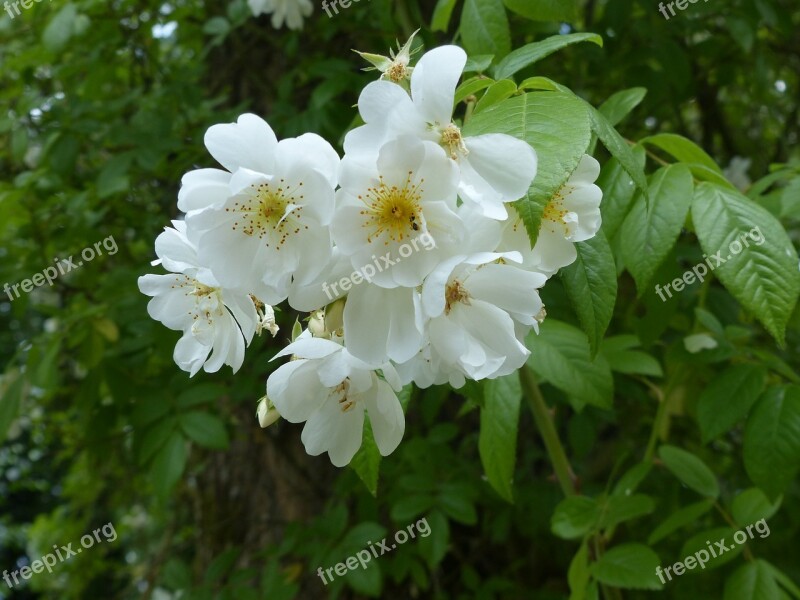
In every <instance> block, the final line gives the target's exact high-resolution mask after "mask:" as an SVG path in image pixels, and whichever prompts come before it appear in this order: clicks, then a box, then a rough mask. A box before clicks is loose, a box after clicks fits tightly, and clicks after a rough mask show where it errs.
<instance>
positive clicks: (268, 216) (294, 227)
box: [225, 179, 308, 250]
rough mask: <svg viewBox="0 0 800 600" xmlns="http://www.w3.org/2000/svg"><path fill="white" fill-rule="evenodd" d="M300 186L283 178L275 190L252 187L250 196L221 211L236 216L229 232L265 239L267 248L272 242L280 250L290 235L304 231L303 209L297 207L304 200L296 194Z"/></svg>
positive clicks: (266, 186)
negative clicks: (233, 213) (289, 183)
mask: <svg viewBox="0 0 800 600" xmlns="http://www.w3.org/2000/svg"><path fill="white" fill-rule="evenodd" d="M302 186H303V183H302V182H301V183H299V184H298V185H297V186H296V187H294V188H292V187H291V186H287V185H286V180H284V179H281V180H279V181H278V185H277V187H275V185H274V184H272V183H260V184H258V185H253V186H252V193H251V194H250V195H248V196H247V197H246V198H244V199H241V200H237V201H236V202H234V203H233V206H232V207H229V208H226V209H225V212H235V213H238V214H239V220H237V221H235V222H234V223H233V226H232V228H233V230H234V231H241V232H242V233H243V234H244V235H246V236H248V237H252V236H257V237H258V238H259V239H263V238H264V237H267V244H266V245H267V247H269V245H270V242H272V243H273V244H274V245H275V246H277V249H278V250H280V249H281V246H283V244H284V243H285V242H286V240H287V239H288V237H289V236H290V235H292V234H297V233H300V229H308V225H304V224H303V223H302V222H301V220H300V217H301V215H302V211H303V207H302V206H298V205H297V203H299V202H302V200H303V199H304V198H305V196H304V195H303V194H300V193H299V192H301V191H302Z"/></svg>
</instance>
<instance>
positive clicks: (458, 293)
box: [444, 279, 470, 315]
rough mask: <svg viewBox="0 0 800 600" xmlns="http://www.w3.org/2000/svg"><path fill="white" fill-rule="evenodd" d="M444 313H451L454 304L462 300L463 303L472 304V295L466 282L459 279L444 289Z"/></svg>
mask: <svg viewBox="0 0 800 600" xmlns="http://www.w3.org/2000/svg"><path fill="white" fill-rule="evenodd" d="M444 300H445V305H444V314H446V315H449V314H450V311H451V310H452V309H453V305H454V304H457V303H459V302H461V303H462V304H466V305H467V306H469V305H470V301H469V300H470V295H469V292H467V289H466V288H465V287H464V284H463V283H461V282H460V281H459V280H458V279H456V280H455V281H453V282H452V283H448V284H447V287H446V288H445V290H444Z"/></svg>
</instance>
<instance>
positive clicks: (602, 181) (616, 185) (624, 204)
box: [597, 146, 647, 240]
mask: <svg viewBox="0 0 800 600" xmlns="http://www.w3.org/2000/svg"><path fill="white" fill-rule="evenodd" d="M633 157H634V160H635V161H636V165H637V168H639V169H641V170H644V165H645V162H646V160H647V157H646V154H645V151H644V148H642V147H641V146H635V147H634V148H633ZM597 186H598V187H599V188H600V189H601V190H603V201H602V202H601V203H600V214H601V215H602V217H603V232H604V233H605V235H606V238H607V239H608V240H611V239H613V238H614V236H615V235H616V234H617V231H618V230H619V228H620V227H621V226H622V223H623V221H624V220H625V217H626V216H627V214H628V211H629V210H630V206H631V201H632V200H633V197H634V194H635V193H636V185H635V184H634V183H633V179H631V176H630V175H628V173H627V172H626V171H625V169H623V168H622V165H620V164H619V161H618V160H617V159H616V158H613V157H612V158H611V160H609V161H608V162H607V163H606V164H605V165H603V169H602V171H600V177H599V178H598V179H597Z"/></svg>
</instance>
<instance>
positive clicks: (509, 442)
mask: <svg viewBox="0 0 800 600" xmlns="http://www.w3.org/2000/svg"><path fill="white" fill-rule="evenodd" d="M483 389H484V403H483V407H482V408H481V425H480V435H479V437H478V451H479V453H480V457H481V463H482V464H483V470H484V471H485V472H486V477H487V478H488V479H489V483H490V484H491V486H492V487H493V488H494V489H495V491H496V492H497V493H498V494H500V496H502V497H503V498H504V499H505V500H507V501H508V502H513V481H514V466H515V465H516V460H517V427H518V422H519V412H520V403H521V401H522V390H521V387H520V382H519V376H518V375H517V374H516V373H514V374H513V375H507V376H506V377H499V378H497V379H489V380H487V381H486V382H485V383H484V386H483Z"/></svg>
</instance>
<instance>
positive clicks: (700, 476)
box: [658, 445, 719, 498]
mask: <svg viewBox="0 0 800 600" xmlns="http://www.w3.org/2000/svg"><path fill="white" fill-rule="evenodd" d="M658 456H659V457H660V458H661V460H662V461H663V462H664V466H666V467H667V469H669V470H670V471H671V472H672V474H673V475H675V477H677V478H678V479H680V480H681V481H682V482H683V483H684V484H685V485H686V486H687V487H690V488H691V489H693V490H694V491H696V492H697V493H698V494H702V495H703V496H707V497H709V498H716V497H718V496H719V484H718V483H717V478H716V476H715V475H714V473H713V472H712V471H711V469H709V468H708V467H707V466H706V464H705V463H704V462H703V461H702V460H700V459H699V458H697V457H696V456H695V455H694V454H692V453H691V452H687V451H686V450H682V449H681V448H676V447H675V446H667V445H664V446H661V447H660V448H659V449H658Z"/></svg>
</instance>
